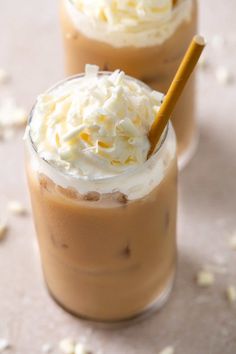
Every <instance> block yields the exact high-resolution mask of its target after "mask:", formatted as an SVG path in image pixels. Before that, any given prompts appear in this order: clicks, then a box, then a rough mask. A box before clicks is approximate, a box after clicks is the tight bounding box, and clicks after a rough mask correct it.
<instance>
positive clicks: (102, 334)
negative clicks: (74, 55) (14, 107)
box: [0, 0, 236, 354]
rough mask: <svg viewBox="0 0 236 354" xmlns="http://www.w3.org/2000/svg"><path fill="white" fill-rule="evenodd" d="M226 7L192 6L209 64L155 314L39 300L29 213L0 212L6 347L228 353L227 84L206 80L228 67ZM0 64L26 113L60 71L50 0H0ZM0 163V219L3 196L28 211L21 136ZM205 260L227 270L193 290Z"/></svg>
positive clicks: (231, 157) (235, 34) (1, 327)
mask: <svg viewBox="0 0 236 354" xmlns="http://www.w3.org/2000/svg"><path fill="white" fill-rule="evenodd" d="M199 2H200V1H199ZM235 11H236V3H235V0H228V1H221V0H215V1H212V0H204V1H201V2H200V17H201V21H200V28H201V31H200V32H201V33H203V34H204V35H206V37H207V38H208V40H209V45H208V48H207V50H206V61H207V63H209V65H206V67H205V66H204V67H205V69H204V70H201V72H200V73H199V83H198V86H199V95H198V107H199V110H198V111H199V121H200V144H199V149H198V151H197V154H196V156H195V157H194V159H193V160H192V162H191V163H190V164H189V165H188V167H187V168H186V169H185V170H184V171H183V172H182V173H181V175H180V195H179V197H180V204H179V205H180V206H179V227H178V241H179V271H178V276H177V281H176V285H175V289H174V291H173V294H172V296H171V299H170V301H169V302H168V304H167V305H166V306H165V308H164V309H163V310H162V311H161V312H160V313H158V314H155V315H153V316H152V317H151V318H149V319H147V320H146V321H144V322H142V323H139V324H136V325H134V326H132V327H129V328H125V329H119V330H105V329H96V328H93V327H91V326H89V325H87V324H84V323H82V322H80V321H79V320H77V319H76V318H74V317H72V316H70V315H69V314H67V313H65V312H64V311H63V310H62V309H61V308H59V307H58V306H57V305H56V304H55V303H54V302H53V300H51V298H50V297H49V296H48V293H47V291H46V289H45V287H44V283H43V279H42V273H41V267H40V260H39V254H38V248H37V244H36V239H35V233H34V229H33V224H32V218H31V215H30V214H29V215H25V216H24V217H23V216H22V217H20V216H14V215H10V216H9V221H8V222H9V232H8V234H7V237H6V238H5V239H4V240H2V241H1V243H0V316H1V321H0V338H6V339H8V340H9V342H10V343H11V344H12V349H10V350H9V353H17V354H28V353H34V354H39V353H41V348H42V346H43V345H44V344H45V343H50V344H52V345H53V347H54V351H53V353H59V350H58V349H57V343H58V342H59V341H60V340H61V339H63V338H65V337H72V338H75V340H79V339H80V338H81V337H83V336H87V337H88V338H89V342H90V346H91V349H94V351H97V350H99V349H102V352H103V353H104V354H155V353H158V352H159V351H161V350H162V349H163V348H165V347H167V346H174V347H175V349H176V354H222V353H224V354H235V353H236V320H235V318H236V307H235V306H234V305H232V306H230V305H229V303H228V302H227V298H226V296H225V290H226V289H227V287H228V286H229V285H235V284H236V266H235V265H236V253H235V252H234V251H233V250H232V249H231V248H230V247H229V245H228V240H229V238H230V235H232V234H234V233H235V230H236V221H235V210H236V192H235V191H236V189H235V180H236V159H235V155H236V145H235V136H236V119H235V116H234V115H235V88H236V86H235V85H234V83H231V84H229V85H228V86H222V85H220V83H219V82H218V81H217V79H216V76H215V72H216V70H217V68H218V67H220V66H222V65H223V66H226V68H227V69H228V70H229V71H230V72H233V70H235V69H234V68H235V60H236V21H235ZM214 34H217V35H224V36H225V37H226V39H227V38H228V40H227V42H228V43H226V45H225V46H224V48H223V49H222V48H219V47H221V45H218V44H219V43H220V42H221V41H220V40H219V39H215V40H214V41H213V45H212V44H211V43H212V38H213V35H214ZM216 42H217V43H218V44H217V45H215V44H214V43H216ZM0 67H2V68H3V69H5V70H6V71H7V72H8V73H9V74H10V75H11V78H12V79H11V82H10V83H9V84H8V85H4V87H2V86H1V87H0V97H3V96H4V95H5V96H6V95H7V92H8V91H11V92H12V94H13V95H14V96H15V97H16V100H17V102H18V103H19V104H20V105H23V106H25V108H26V109H28V110H29V109H30V107H31V105H32V104H33V102H34V99H35V96H36V95H37V94H38V93H39V92H41V91H43V90H44V89H46V88H47V87H48V86H50V85H51V84H53V83H54V82H55V81H57V80H58V79H61V78H62V77H63V60H62V48H61V43H60V31H59V28H58V18H57V1H56V0H51V1H48V0H41V1H37V0H31V1H30V0H22V1H3V0H2V1H0ZM0 163H1V176H0V181H1V183H0V195H1V198H0V217H3V216H4V210H5V207H6V205H7V201H8V200H19V201H21V202H22V203H23V205H26V206H28V209H29V198H28V193H27V189H26V181H25V176H24V167H23V144H22V132H20V133H19V134H17V136H16V137H15V138H13V140H10V141H8V142H0ZM206 263H207V264H209V263H210V264H212V263H213V264H214V263H226V269H227V272H226V274H216V277H215V284H214V285H213V286H212V287H210V288H207V289H202V288H199V287H198V286H197V284H196V282H195V279H194V278H195V276H196V274H197V272H198V271H199V269H201V268H202V266H203V265H205V264H206Z"/></svg>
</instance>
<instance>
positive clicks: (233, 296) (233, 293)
mask: <svg viewBox="0 0 236 354" xmlns="http://www.w3.org/2000/svg"><path fill="white" fill-rule="evenodd" d="M226 296H227V299H228V301H229V303H231V304H233V303H235V302H236V287H235V286H233V285H230V286H229V287H228V288H227V289H226Z"/></svg>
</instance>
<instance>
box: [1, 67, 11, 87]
mask: <svg viewBox="0 0 236 354" xmlns="http://www.w3.org/2000/svg"><path fill="white" fill-rule="evenodd" d="M9 79H10V76H9V75H8V73H7V72H6V71H5V70H4V69H2V68H0V84H5V83H7V82H8V81H9Z"/></svg>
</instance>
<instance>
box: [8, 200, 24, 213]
mask: <svg viewBox="0 0 236 354" xmlns="http://www.w3.org/2000/svg"><path fill="white" fill-rule="evenodd" d="M7 209H8V210H9V211H10V213H12V214H14V215H25V214H26V209H25V207H24V206H23V204H22V203H21V202H19V201H18V200H12V201H10V202H8V204H7Z"/></svg>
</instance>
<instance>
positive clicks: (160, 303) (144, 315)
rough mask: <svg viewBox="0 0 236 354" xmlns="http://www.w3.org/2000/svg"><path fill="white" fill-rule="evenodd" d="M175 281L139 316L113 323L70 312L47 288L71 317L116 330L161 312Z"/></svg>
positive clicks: (171, 281)
mask: <svg viewBox="0 0 236 354" xmlns="http://www.w3.org/2000/svg"><path fill="white" fill-rule="evenodd" d="M174 279H175V276H174V275H173V276H172V277H171V279H170V280H169V282H168V284H167V286H166V288H165V289H164V290H163V292H162V293H161V294H160V295H159V296H158V298H157V299H155V300H154V301H153V302H152V303H151V304H149V305H148V306H147V307H146V308H145V309H144V310H143V311H141V312H140V313H138V314H137V315H134V316H132V317H129V318H126V319H123V320H117V321H116V320H114V321H113V320H111V321H106V320H104V321H103V320H96V319H93V318H89V317H86V316H83V315H80V314H78V313H75V312H73V311H71V310H69V309H68V308H67V307H66V306H65V305H63V304H62V303H61V302H60V301H59V300H58V299H57V298H56V297H55V296H54V295H53V294H52V292H51V291H50V289H49V287H48V286H47V289H48V291H49V294H50V295H51V297H52V298H53V299H54V301H55V302H56V303H57V304H58V305H59V306H60V307H62V308H63V309H64V310H65V311H66V312H69V313H70V314H71V315H73V316H75V317H77V318H78V319H80V320H82V321H84V322H85V323H86V324H88V325H92V326H95V327H98V328H104V329H107V328H111V329H116V328H122V327H126V326H129V325H133V324H135V323H137V322H139V321H142V320H145V319H146V318H147V317H149V316H151V315H152V314H153V313H155V312H156V311H159V310H160V309H161V308H162V307H163V306H164V305H165V304H166V302H167V300H168V299H169V297H170V294H171V292H172V289H173V286H174Z"/></svg>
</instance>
